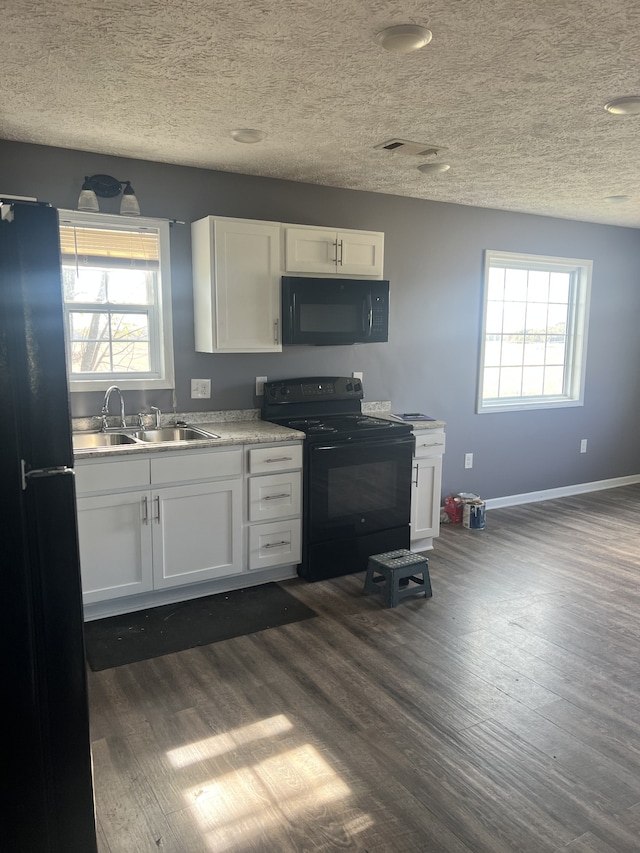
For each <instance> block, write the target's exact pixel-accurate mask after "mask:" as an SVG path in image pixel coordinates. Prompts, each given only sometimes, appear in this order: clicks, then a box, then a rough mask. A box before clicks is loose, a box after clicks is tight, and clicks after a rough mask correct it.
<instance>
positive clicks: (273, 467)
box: [249, 444, 302, 474]
mask: <svg viewBox="0 0 640 853" xmlns="http://www.w3.org/2000/svg"><path fill="white" fill-rule="evenodd" d="M289 468H302V445H301V444H295V445H291V444H283V445H282V446H280V447H254V448H253V449H252V450H250V451H249V473H250V474H266V473H268V472H270V471H286V470H288V469H289Z"/></svg>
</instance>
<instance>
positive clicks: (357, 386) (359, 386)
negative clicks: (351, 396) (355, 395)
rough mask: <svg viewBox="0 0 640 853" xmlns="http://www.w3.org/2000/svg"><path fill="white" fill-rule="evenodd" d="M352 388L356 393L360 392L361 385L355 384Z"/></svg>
mask: <svg viewBox="0 0 640 853" xmlns="http://www.w3.org/2000/svg"><path fill="white" fill-rule="evenodd" d="M353 387H354V388H355V389H356V391H361V390H362V384H361V383H360V382H356V384H355V385H354V386H353Z"/></svg>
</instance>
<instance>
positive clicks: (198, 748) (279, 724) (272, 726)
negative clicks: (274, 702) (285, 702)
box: [167, 714, 292, 767]
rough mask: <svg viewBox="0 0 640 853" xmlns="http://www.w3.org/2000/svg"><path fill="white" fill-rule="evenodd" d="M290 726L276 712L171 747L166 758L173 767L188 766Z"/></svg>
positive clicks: (267, 736)
mask: <svg viewBox="0 0 640 853" xmlns="http://www.w3.org/2000/svg"><path fill="white" fill-rule="evenodd" d="M291 728H292V725H291V723H290V722H289V720H288V719H287V718H286V717H285V716H284V714H278V715H277V716H275V717H269V718H268V719H266V720H260V722H259V723H252V724H251V725H249V726H242V728H238V729H232V730H231V731H230V732H225V733H224V734H220V735H213V736H212V737H208V738H205V739H204V740H199V741H194V742H193V743H190V744H188V745H187V746H181V747H179V748H178V749H171V750H169V751H168V752H167V758H168V759H169V761H170V762H171V764H172V765H173V766H174V767H188V766H189V765H190V764H196V763H197V762H198V761H205V760H206V759H207V758H215V757H216V756H218V755H224V753H226V752H231V751H232V750H234V749H237V748H238V747H239V746H243V745H244V744H247V743H251V742H252V741H256V740H260V739H261V738H271V737H276V736H277V735H280V734H282V733H283V732H286V731H289V729H291Z"/></svg>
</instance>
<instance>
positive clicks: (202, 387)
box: [191, 379, 211, 400]
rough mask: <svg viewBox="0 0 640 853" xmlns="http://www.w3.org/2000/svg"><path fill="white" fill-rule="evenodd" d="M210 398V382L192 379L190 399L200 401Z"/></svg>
mask: <svg viewBox="0 0 640 853" xmlns="http://www.w3.org/2000/svg"><path fill="white" fill-rule="evenodd" d="M207 397H211V380H210V379H192V380H191V399H192V400H201V399H204V398H207Z"/></svg>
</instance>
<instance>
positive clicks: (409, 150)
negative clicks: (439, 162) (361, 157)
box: [373, 139, 446, 157]
mask: <svg viewBox="0 0 640 853" xmlns="http://www.w3.org/2000/svg"><path fill="white" fill-rule="evenodd" d="M373 147H374V148H377V149H380V150H383V151H393V153H394V154H409V155H410V156H411V157H436V156H437V155H438V154H439V153H440V152H441V151H446V148H445V147H444V145H433V144H431V143H429V142H410V141H409V140H408V139H387V141H386V142H380V143H378V145H374V146H373Z"/></svg>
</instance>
